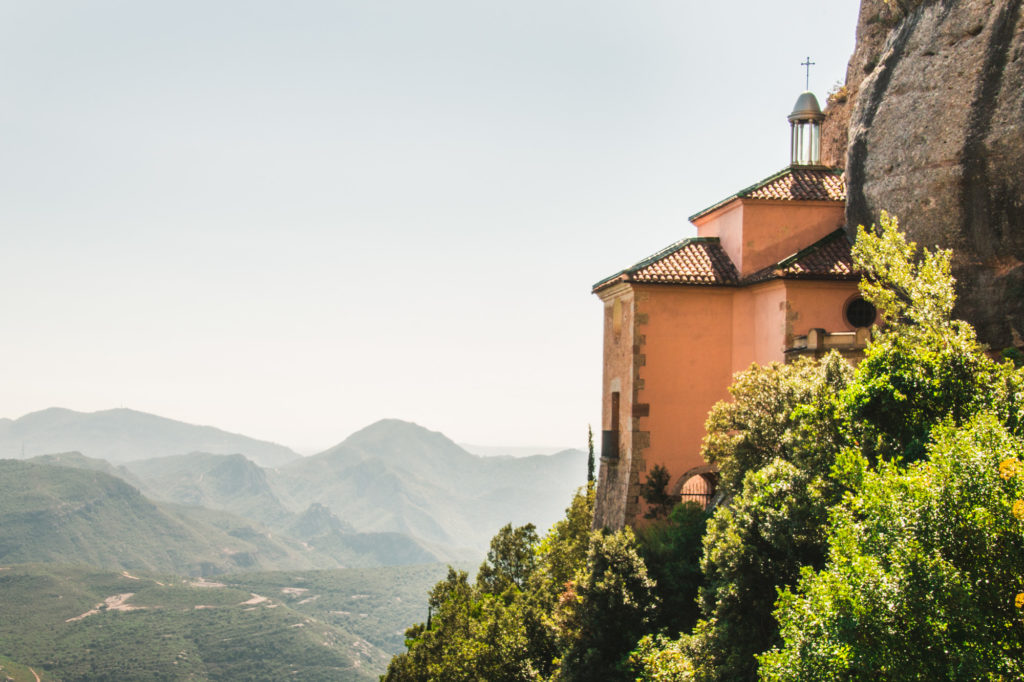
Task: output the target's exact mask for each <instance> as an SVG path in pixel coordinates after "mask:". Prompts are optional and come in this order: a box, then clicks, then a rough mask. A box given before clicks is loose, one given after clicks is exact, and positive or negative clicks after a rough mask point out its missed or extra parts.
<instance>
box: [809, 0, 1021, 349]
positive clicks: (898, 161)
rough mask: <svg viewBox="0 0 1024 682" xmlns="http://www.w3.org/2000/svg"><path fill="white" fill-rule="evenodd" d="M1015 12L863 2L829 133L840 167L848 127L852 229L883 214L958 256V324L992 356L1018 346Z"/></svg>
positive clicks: (970, 0)
mask: <svg viewBox="0 0 1024 682" xmlns="http://www.w3.org/2000/svg"><path fill="white" fill-rule="evenodd" d="M1021 4H1022V3H1021V0H924V1H920V0H919V1H917V2H911V1H909V0H904V1H903V2H898V1H897V0H890V2H884V1H883V0H863V2H862V5H861V14H860V20H859V25H858V27H857V47H856V50H855V52H854V55H853V57H852V58H851V60H850V64H849V68H848V70H847V83H846V90H847V93H846V95H847V101H846V102H845V103H841V105H842V106H839V107H835V111H832V110H831V109H832V108H830V111H829V112H828V113H829V120H827V123H826V137H827V140H830V142H827V144H828V145H831V146H829V147H828V148H827V150H826V152H825V153H826V154H832V155H833V157H836V156H838V155H839V154H841V145H840V144H838V143H837V142H836V140H841V139H842V128H843V126H844V124H845V121H844V120H843V119H844V116H845V115H849V123H848V137H847V140H848V148H847V155H846V156H847V158H846V183H847V196H848V200H847V224H848V229H850V230H853V229H855V227H856V226H857V225H859V224H870V223H873V222H876V221H877V219H878V214H879V212H880V211H881V210H883V209H884V210H888V211H889V212H890V213H893V214H895V215H897V216H899V218H900V224H901V226H902V227H903V228H904V229H905V230H906V231H907V232H908V234H909V236H910V237H911V238H912V239H913V240H915V241H917V242H918V243H919V244H921V245H922V246H927V247H933V246H936V245H937V246H941V247H943V248H952V249H954V250H955V258H954V275H955V276H956V277H957V280H958V282H959V284H958V292H959V296H960V298H959V301H958V306H957V315H958V316H960V317H963V318H964V319H967V320H968V321H969V322H971V323H972V324H973V325H974V326H975V327H976V328H977V329H978V333H979V336H980V337H981V339H982V340H983V341H985V342H987V343H989V344H990V345H991V346H992V347H993V348H997V349H998V348H1002V347H1005V346H1009V345H1014V344H1021V343H1022V341H1021V335H1022V334H1024V262H1022V261H1024V16H1022V10H1021ZM830 126H831V128H830Z"/></svg>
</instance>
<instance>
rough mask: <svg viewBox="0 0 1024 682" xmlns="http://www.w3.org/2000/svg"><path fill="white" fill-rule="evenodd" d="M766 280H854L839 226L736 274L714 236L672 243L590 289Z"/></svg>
mask: <svg viewBox="0 0 1024 682" xmlns="http://www.w3.org/2000/svg"><path fill="white" fill-rule="evenodd" d="M770 279H816V280H822V279H825V280H841V281H856V280H858V279H859V275H858V274H857V273H856V271H855V270H854V267H853V256H851V255H850V242H849V240H848V239H847V238H846V233H845V232H844V231H843V230H841V229H839V230H836V231H835V232H832V233H831V234H828V235H826V236H825V237H823V238H821V239H819V240H818V241H817V242H815V243H814V244H811V245H810V246H808V247H807V248H806V249H803V250H801V251H798V252H797V253H795V254H793V255H792V256H790V257H788V258H786V259H784V260H781V261H779V262H778V263H775V264H774V265H769V266H768V267H766V268H763V269H761V270H759V271H757V272H755V273H754V274H752V275H750V276H749V277H746V278H744V279H742V280H741V279H740V278H739V276H738V275H737V273H736V267H735V266H734V265H733V263H732V261H731V260H729V256H728V255H726V253H725V250H724V249H722V246H721V244H719V242H718V239H717V238H715V237H694V238H692V239H684V240H683V241H680V242H676V243H675V244H673V245H672V246H669V247H668V248H666V249H662V250H661V251H659V252H658V253H656V254H654V255H653V256H651V257H649V258H645V259H644V260H642V261H640V262H639V263H637V264H636V265H633V266H631V267H629V268H626V269H625V270H623V271H621V272H618V273H616V274H614V275H612V276H611V277H607V278H605V279H603V280H601V281H600V282H598V283H597V284H595V285H594V288H593V290H594V291H595V292H597V291H600V290H601V289H604V288H606V287H609V286H611V285H612V284H616V283H618V282H637V283H641V284H691V285H692V284H697V285H717V286H735V285H739V286H745V285H748V284H757V283H758V282H764V281H767V280H770Z"/></svg>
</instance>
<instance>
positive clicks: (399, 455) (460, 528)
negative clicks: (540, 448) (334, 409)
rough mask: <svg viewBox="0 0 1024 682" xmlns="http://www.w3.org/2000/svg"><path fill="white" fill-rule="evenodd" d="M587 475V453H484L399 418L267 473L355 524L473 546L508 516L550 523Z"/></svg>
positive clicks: (284, 490) (292, 493)
mask: <svg viewBox="0 0 1024 682" xmlns="http://www.w3.org/2000/svg"><path fill="white" fill-rule="evenodd" d="M585 480H586V455H585V453H583V452H581V451H578V450H566V451H563V452H561V453H558V454H556V455H536V456H532V457H519V458H513V457H480V456H477V455H472V454H470V453H469V452H466V450H464V449H463V448H462V447H460V446H459V445H457V444H456V443H454V442H452V441H451V440H450V439H448V438H447V437H446V436H444V435H443V434H441V433H438V432H434V431H430V430H428V429H425V428H423V427H421V426H418V425H416V424H412V423H409V422H403V421H400V420H397V419H385V420H381V421H378V422H376V423H374V424H371V425H370V426H367V427H366V428H364V429H362V430H360V431H357V432H356V433H354V434H352V435H351V436H349V437H348V438H346V439H345V440H344V441H342V442H341V443H339V444H338V445H336V446H334V447H333V448H330V449H328V450H325V451H324V452H322V453H319V454H317V455H313V456H311V457H306V458H304V459H301V460H296V461H294V462H291V463H289V464H288V465H286V466H284V467H281V468H280V469H279V470H278V471H277V472H276V474H275V476H274V477H273V478H272V482H273V485H274V486H275V488H276V489H278V490H280V491H281V493H280V495H281V498H282V499H296V498H302V499H307V500H309V501H312V502H318V503H320V504H323V505H326V506H328V507H330V509H331V510H332V511H333V512H334V513H336V514H337V515H338V516H340V517H341V518H343V519H345V520H346V521H347V522H349V523H351V524H353V525H354V526H355V527H356V528H358V529H360V530H364V531H368V530H374V531H397V532H405V533H409V534H411V535H413V536H414V537H419V538H422V539H424V540H428V541H433V542H440V543H444V544H446V545H449V546H451V547H456V548H457V547H472V548H476V549H477V550H479V551H482V550H483V549H485V548H486V546H487V543H488V542H489V541H490V538H491V537H492V536H493V535H494V533H495V532H496V531H497V530H498V529H499V528H500V527H501V526H503V525H504V524H506V523H510V522H511V523H517V524H523V523H534V524H536V525H537V526H538V527H539V528H540V529H541V530H544V529H546V528H547V527H548V526H549V525H550V524H551V523H553V522H554V521H555V520H557V519H558V518H559V517H560V516H561V514H562V512H563V511H564V505H565V500H568V499H571V496H572V492H573V491H574V490H575V489H576V488H577V487H578V486H580V485H582V484H583V483H585Z"/></svg>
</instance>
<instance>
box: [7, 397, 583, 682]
mask: <svg viewBox="0 0 1024 682" xmlns="http://www.w3.org/2000/svg"><path fill="white" fill-rule="evenodd" d="M116 412H117V413H118V414H117V420H116V426H111V424H112V422H111V415H110V414H109V413H95V414H94V415H82V414H78V413H70V411H62V410H46V411H44V413H45V414H36V415H28V416H26V417H23V418H22V419H19V420H16V421H11V420H5V422H4V425H3V426H4V429H3V431H2V432H0V436H10V434H12V433H16V434H18V436H19V437H22V438H25V439H26V440H27V441H31V442H36V443H40V442H45V443H51V444H54V445H65V446H71V449H69V450H65V451H61V452H50V453H44V454H38V455H34V456H31V457H27V458H25V459H0V603H2V604H4V605H5V614H9V617H7V616H6V615H5V619H4V622H5V623H6V625H3V626H0V669H2V671H3V672H4V673H5V674H6V675H8V677H10V678H11V679H15V680H21V679H28V680H33V679H34V675H36V674H38V675H39V676H40V679H42V680H47V679H62V680H73V679H99V678H119V679H164V678H168V677H173V678H176V679H178V678H187V679H280V678H281V677H284V676H299V677H301V679H312V680H315V679H342V680H349V679H351V680H362V679H376V676H377V675H379V674H380V673H381V672H383V670H384V668H385V667H386V665H387V662H388V660H389V659H390V658H391V656H393V655H394V654H396V653H398V652H400V651H401V650H402V648H403V643H404V630H405V628H406V627H408V626H409V624H411V623H414V622H418V621H422V620H425V618H426V598H427V593H428V591H429V588H430V586H431V585H433V584H434V583H435V582H436V581H437V580H438V579H439V578H441V577H443V575H444V574H445V572H446V570H447V565H448V564H453V565H456V566H459V567H462V568H463V569H467V570H471V569H472V568H473V567H474V566H475V565H476V564H478V563H479V561H480V559H481V558H482V557H483V555H484V553H485V551H486V546H487V542H488V540H489V538H490V537H491V536H492V535H493V534H494V533H495V532H496V531H497V529H498V528H500V527H501V526H503V525H504V524H507V523H514V524H523V523H528V522H532V523H535V524H537V525H538V527H542V528H546V527H547V525H550V524H551V523H553V522H554V521H555V520H556V519H557V518H558V517H559V516H560V515H561V513H562V512H563V507H564V503H565V500H567V499H570V498H571V495H572V491H573V490H575V488H576V487H577V486H578V485H579V484H580V483H583V482H584V481H585V471H586V470H585V460H586V456H585V454H584V453H582V452H580V451H574V450H569V451H563V452H559V453H556V454H554V455H536V456H527V457H516V458H513V457H500V456H499V457H480V456H477V455H473V454H470V453H468V452H467V451H465V450H464V449H463V448H461V447H460V446H458V445H456V444H455V443H454V442H452V441H451V440H449V439H448V438H447V437H445V436H444V435H443V434H440V433H436V432H432V431H429V430H427V429H424V428H423V427H420V426H417V425H415V424H411V423H408V422H402V421H399V420H393V419H392V420H383V421H380V422H377V423H375V424H372V425H370V426H368V427H367V428H365V429H362V430H361V431H359V432H357V433H355V434H353V435H351V436H350V437H348V438H346V439H345V440H344V441H342V442H341V443H339V444H338V445H337V446H335V447H333V448H331V449H329V450H327V451H325V452H322V453H320V454H318V455H314V456H310V457H299V456H298V455H296V456H295V457H294V458H292V459H289V460H287V461H280V462H279V465H278V466H274V467H268V466H263V465H260V464H258V463H257V462H256V461H255V458H254V457H253V456H250V451H249V450H248V449H244V448H247V447H248V444H249V440H247V439H245V437H242V436H239V437H236V438H231V439H225V440H223V441H222V442H221V443H220V445H219V446H217V447H210V446H211V445H216V444H215V443H212V442H211V441H210V440H209V434H210V433H211V431H210V430H209V427H193V426H191V425H181V426H180V427H175V426H174V424H176V423H175V422H171V421H170V420H161V419H160V418H157V417H154V416H153V415H142V413H135V412H132V411H130V410H124V411H116ZM69 413H70V414H69ZM55 417H59V419H55ZM147 424H159V425H161V428H162V429H163V430H162V431H161V430H158V433H159V434H160V436H161V438H163V440H159V439H157V440H153V439H154V438H155V436H154V435H153V434H150V436H147V438H149V439H150V440H149V441H146V439H142V438H140V437H137V436H138V434H141V433H143V432H144V431H145V428H146V425H147ZM62 429H66V430H62ZM197 429H198V430H197ZM214 431H216V430H214ZM126 433H127V434H129V436H127V437H126V436H125V434H126ZM76 434H77V435H76ZM82 434H86V435H82ZM131 434H135V435H131ZM79 436H81V440H80V441H79V440H76V438H77V437H79ZM126 440H129V441H132V442H134V443H136V444H137V445H139V444H142V443H144V441H145V442H147V443H148V444H147V445H145V447H147V448H151V451H152V452H156V453H159V456H153V457H147V456H145V455H146V454H147V451H146V450H142V449H140V450H132V451H133V452H135V453H136V455H137V456H134V457H129V456H127V455H126V454H125V453H126V452H128V451H127V450H125V449H124V448H123V447H122V445H123V443H124V441H126ZM252 442H253V443H256V445H255V446H252V448H253V451H254V452H256V453H263V455H259V454H257V455H256V457H259V456H262V457H264V458H265V457H266V452H267V451H268V448H269V445H271V444H260V443H259V442H258V441H252ZM11 443H12V441H10V440H8V442H7V445H6V448H7V450H6V452H8V453H11V452H12V450H13V451H18V452H20V450H18V449H17V448H14V446H13V445H11ZM76 444H77V445H76ZM139 447H140V448H141V447H142V445H139ZM203 447H206V448H209V449H212V450H215V451H214V452H208V451H203V450H201V449H200V448H203ZM236 447H237V448H239V451H231V450H234V449H235V448H236ZM173 448H180V449H182V450H183V451H182V452H176V453H172V454H168V450H173ZM111 453H114V454H117V453H120V455H119V456H118V458H114V459H106V458H104V457H100V456H98V455H104V454H105V455H108V456H109V455H111ZM264 461H266V460H265V459H264Z"/></svg>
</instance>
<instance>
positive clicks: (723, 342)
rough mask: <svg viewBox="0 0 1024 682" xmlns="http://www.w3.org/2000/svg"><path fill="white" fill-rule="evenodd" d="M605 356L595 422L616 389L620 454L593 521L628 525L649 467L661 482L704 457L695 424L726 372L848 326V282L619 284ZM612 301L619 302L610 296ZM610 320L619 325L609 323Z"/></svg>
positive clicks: (723, 393) (723, 392) (607, 421)
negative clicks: (811, 335)
mask: <svg viewBox="0 0 1024 682" xmlns="http://www.w3.org/2000/svg"><path fill="white" fill-rule="evenodd" d="M601 296H602V299H603V300H604V302H605V306H604V310H605V324H604V327H605V356H604V381H603V393H604V395H603V396H602V399H603V415H604V417H603V421H604V423H603V424H602V429H606V430H607V429H610V428H611V426H612V416H611V407H612V402H611V395H612V393H613V392H615V391H618V392H619V395H620V400H619V419H618V423H619V428H620V431H619V452H620V456H619V459H618V460H617V461H615V462H607V461H604V460H602V462H601V471H600V481H599V486H600V490H601V491H602V494H601V495H600V496H599V497H598V501H597V505H598V508H597V509H596V510H595V524H596V525H598V526H601V525H608V526H613V527H614V526H618V525H621V523H622V522H623V520H627V521H628V522H630V523H637V522H638V521H640V517H641V516H642V512H643V511H644V509H643V503H642V500H640V499H639V493H640V485H641V484H642V482H643V481H644V480H646V475H647V472H648V471H649V470H650V469H651V467H653V466H654V465H656V464H661V465H663V466H665V467H666V468H667V469H668V470H669V472H670V474H671V475H672V481H671V482H670V488H671V489H676V490H678V486H679V485H680V484H681V483H682V481H681V478H682V476H683V474H684V473H686V472H687V471H689V470H690V469H692V468H694V467H697V466H701V465H703V464H704V463H705V462H704V460H703V458H702V457H701V454H700V452H701V444H702V442H703V438H704V423H705V421H706V419H707V414H708V411H709V410H710V409H711V407H712V406H713V405H714V404H715V403H716V402H718V401H719V400H725V399H728V396H729V394H728V386H729V385H730V384H731V383H732V377H733V374H734V373H735V372H738V371H741V370H744V369H746V368H748V367H749V366H750V365H751V363H755V362H756V363H758V364H767V363H769V362H784V361H785V350H786V348H788V347H791V346H792V344H793V340H794V337H796V336H803V335H806V334H807V332H808V331H810V329H812V328H824V329H826V330H828V331H830V332H836V331H853V328H852V327H851V326H850V325H849V324H848V323H847V322H846V319H845V316H844V310H845V306H846V304H847V303H848V302H849V301H850V300H851V299H852V298H854V297H855V296H857V285H856V283H855V282H830V281H800V280H769V281H767V282H762V283H759V284H755V285H751V286H747V287H709V286H686V285H657V284H620V285H617V286H616V287H614V288H612V289H611V290H609V291H606V292H602V294H601ZM616 301H618V302H617V303H616ZM616 319H618V323H616Z"/></svg>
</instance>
